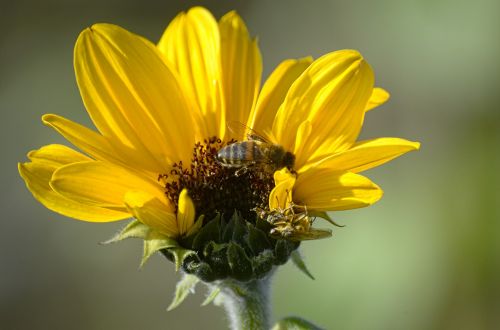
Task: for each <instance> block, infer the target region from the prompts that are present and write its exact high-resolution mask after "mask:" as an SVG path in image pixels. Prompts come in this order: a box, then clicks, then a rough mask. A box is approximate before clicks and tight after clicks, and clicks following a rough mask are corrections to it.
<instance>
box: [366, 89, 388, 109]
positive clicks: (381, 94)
mask: <svg viewBox="0 0 500 330" xmlns="http://www.w3.org/2000/svg"><path fill="white" fill-rule="evenodd" d="M389 97H390V95H389V93H388V92H387V91H386V90H384V89H382V88H380V87H375V88H374V89H373V91H372V95H371V96H370V99H369V100H368V103H367V104H366V106H365V112H366V111H370V110H371V109H373V108H376V107H378V106H379V105H382V104H384V103H385V102H387V100H388V99H389Z"/></svg>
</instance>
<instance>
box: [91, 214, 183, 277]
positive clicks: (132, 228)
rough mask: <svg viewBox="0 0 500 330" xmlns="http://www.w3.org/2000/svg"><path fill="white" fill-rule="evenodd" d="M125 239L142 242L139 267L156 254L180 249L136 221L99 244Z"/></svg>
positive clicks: (174, 241) (172, 241)
mask: <svg viewBox="0 0 500 330" xmlns="http://www.w3.org/2000/svg"><path fill="white" fill-rule="evenodd" d="M127 238H139V239H142V240H143V241H144V242H143V243H144V244H143V253H142V259H141V264H140V267H142V266H144V264H145V263H146V262H147V261H148V260H149V258H150V257H151V256H152V255H153V254H155V253H156V252H158V251H162V250H165V249H178V248H179V247H180V246H179V243H177V241H176V240H175V239H173V238H170V237H167V236H165V235H163V234H161V233H159V232H158V231H156V230H154V229H153V228H151V227H149V226H147V225H145V224H143V223H142V222H140V221H138V220H132V221H131V222H130V223H129V224H127V225H126V226H125V227H124V228H123V229H122V230H120V231H119V232H118V233H117V234H116V235H115V236H113V237H112V238H111V239H109V240H107V241H105V242H102V243H101V244H111V243H116V242H120V241H123V240H124V239H127Z"/></svg>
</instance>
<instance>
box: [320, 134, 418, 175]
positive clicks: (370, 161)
mask: <svg viewBox="0 0 500 330" xmlns="http://www.w3.org/2000/svg"><path fill="white" fill-rule="evenodd" d="M419 148H420V143H418V142H412V141H408V140H405V139H400V138H378V139H373V140H366V141H359V142H357V143H355V144H354V145H353V147H352V148H351V149H349V150H346V151H343V152H341V153H338V154H334V155H331V156H328V157H326V158H324V159H323V160H321V161H320V162H318V163H317V164H315V165H314V166H317V167H324V168H330V169H332V170H336V171H349V172H362V171H366V170H368V169H370V168H373V167H376V166H379V165H382V164H384V163H386V162H388V161H390V160H392V159H394V158H396V157H399V156H401V155H403V154H405V153H407V152H409V151H413V150H418V149H419Z"/></svg>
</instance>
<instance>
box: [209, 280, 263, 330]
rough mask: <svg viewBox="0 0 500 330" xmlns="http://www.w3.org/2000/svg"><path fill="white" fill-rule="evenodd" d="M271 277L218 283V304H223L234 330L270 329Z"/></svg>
mask: <svg viewBox="0 0 500 330" xmlns="http://www.w3.org/2000/svg"><path fill="white" fill-rule="evenodd" d="M270 279H271V275H268V276H266V277H265V278H263V279H260V280H252V281H249V282H239V281H234V280H225V281H221V282H219V283H218V285H217V286H218V287H219V288H220V293H219V296H218V297H217V300H218V302H220V303H222V305H223V307H224V309H225V310H226V314H227V316H228V318H229V321H230V326H231V329H232V330H262V329H269V328H270V321H271V320H270V318H271V307H270V302H269V295H270V285H269V282H270Z"/></svg>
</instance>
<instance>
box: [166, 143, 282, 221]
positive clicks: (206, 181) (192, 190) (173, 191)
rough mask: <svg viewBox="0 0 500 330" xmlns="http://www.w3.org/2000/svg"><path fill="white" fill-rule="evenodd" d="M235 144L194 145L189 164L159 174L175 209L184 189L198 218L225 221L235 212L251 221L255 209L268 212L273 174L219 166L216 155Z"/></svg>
mask: <svg viewBox="0 0 500 330" xmlns="http://www.w3.org/2000/svg"><path fill="white" fill-rule="evenodd" d="M234 142H235V141H234V140H233V141H229V142H227V143H226V142H223V141H222V140H221V139H219V138H217V137H212V138H209V139H205V140H204V141H203V142H197V143H196V144H195V145H194V147H193V154H192V159H191V164H183V163H182V162H178V163H175V164H173V167H172V169H171V170H170V172H168V173H164V174H160V175H159V177H158V180H159V181H160V182H162V183H163V184H164V187H165V194H166V196H167V197H168V199H169V200H170V201H171V202H172V203H173V205H175V207H176V208H177V206H178V198H179V194H180V192H181V191H182V189H187V190H188V192H189V196H190V197H191V199H192V200H193V203H194V204H195V208H196V214H197V215H202V214H203V215H205V219H213V218H214V217H215V216H216V215H217V214H221V215H222V216H223V217H224V218H226V219H228V218H229V217H231V215H232V214H233V213H234V212H235V211H238V212H239V213H240V214H241V215H242V217H243V218H244V219H246V220H247V221H254V219H255V217H256V214H255V209H256V208H261V209H264V208H267V205H268V198H269V194H270V192H271V190H272V189H273V188H274V180H273V176H272V173H267V172H265V171H262V170H261V169H259V168H253V167H248V168H244V169H243V170H242V169H234V168H230V167H224V166H221V165H220V163H219V162H218V160H217V152H218V151H219V150H220V149H221V148H223V147H224V146H226V145H228V144H231V143H234Z"/></svg>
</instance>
